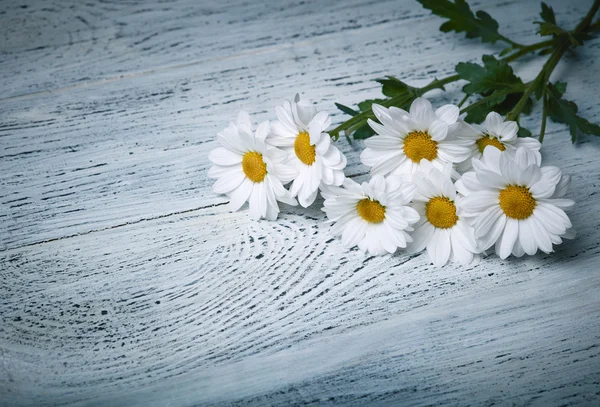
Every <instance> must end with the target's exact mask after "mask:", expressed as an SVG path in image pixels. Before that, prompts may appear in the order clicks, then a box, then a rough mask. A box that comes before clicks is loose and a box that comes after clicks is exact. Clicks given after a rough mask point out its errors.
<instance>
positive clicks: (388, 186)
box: [323, 175, 419, 255]
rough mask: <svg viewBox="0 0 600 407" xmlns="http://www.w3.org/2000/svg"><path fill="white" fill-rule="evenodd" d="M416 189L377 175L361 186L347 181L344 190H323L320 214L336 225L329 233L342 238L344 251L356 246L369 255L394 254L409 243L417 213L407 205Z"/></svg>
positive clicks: (398, 180)
mask: <svg viewBox="0 0 600 407" xmlns="http://www.w3.org/2000/svg"><path fill="white" fill-rule="evenodd" d="M415 190H416V186H415V185H414V184H412V183H407V182H402V181H401V180H400V178H395V179H392V178H387V179H385V178H384V177H382V176H381V175H376V176H374V177H373V178H371V181H369V182H368V183H367V182H363V183H362V184H360V185H359V184H357V183H356V182H354V181H352V180H351V179H349V178H346V179H345V180H344V183H343V188H342V187H328V188H325V190H324V191H323V192H324V193H323V196H324V197H325V202H324V204H323V205H324V208H323V211H324V212H325V213H326V214H327V217H328V218H329V220H330V221H331V222H335V225H333V226H332V228H331V233H332V234H334V235H336V236H341V237H342V244H343V245H344V246H346V247H347V248H350V247H353V246H356V245H358V247H359V249H360V250H362V251H363V252H365V253H369V254H371V255H380V254H385V253H394V252H395V251H396V249H397V248H398V247H401V248H402V247H406V245H407V243H408V242H411V241H412V238H411V237H410V236H409V235H408V233H407V232H411V231H412V230H413V228H412V227H411V226H410V225H412V224H414V223H415V222H417V221H418V220H419V214H418V213H417V212H416V211H415V210H414V209H413V208H411V207H410V206H408V203H409V202H410V201H411V199H412V198H413V195H414V194H415Z"/></svg>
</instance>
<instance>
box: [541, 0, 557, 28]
mask: <svg viewBox="0 0 600 407" xmlns="http://www.w3.org/2000/svg"><path fill="white" fill-rule="evenodd" d="M540 17H542V20H544V21H546V22H548V23H550V24H555V25H556V17H555V16H554V10H553V9H552V7H550V6H549V5H547V4H546V3H544V2H542V12H541V13H540Z"/></svg>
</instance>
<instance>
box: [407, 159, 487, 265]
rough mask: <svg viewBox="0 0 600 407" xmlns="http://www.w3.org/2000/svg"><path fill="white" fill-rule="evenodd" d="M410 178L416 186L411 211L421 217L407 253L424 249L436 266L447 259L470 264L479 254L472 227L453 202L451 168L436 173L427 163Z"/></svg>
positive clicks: (454, 201)
mask: <svg viewBox="0 0 600 407" xmlns="http://www.w3.org/2000/svg"><path fill="white" fill-rule="evenodd" d="M421 168H422V169H421V170H420V171H418V172H416V173H415V174H414V176H413V177H412V179H413V182H414V183H415V184H416V185H417V193H416V194H415V197H414V198H413V208H415V209H416V211H417V212H418V213H419V215H420V216H421V219H420V220H419V222H417V224H416V225H415V232H414V233H413V234H412V237H413V243H412V244H410V245H409V247H408V248H409V250H410V251H413V252H420V251H421V250H423V249H425V248H427V253H428V254H429V258H430V259H431V261H432V262H433V264H434V265H436V266H437V267H441V266H443V265H444V264H446V263H447V262H448V260H458V261H459V262H460V263H461V264H463V265H468V264H470V263H471V262H472V261H473V257H474V254H476V253H479V250H477V242H476V241H475V234H474V233H473V227H472V226H471V225H470V223H469V220H468V219H466V218H464V217H463V216H462V213H461V207H460V205H458V204H457V202H456V188H455V187H454V184H453V183H452V179H451V177H450V175H451V171H452V167H451V165H446V166H445V168H444V169H443V170H442V171H440V170H438V169H437V168H434V167H433V165H431V164H430V163H428V162H424V163H422V165H421Z"/></svg>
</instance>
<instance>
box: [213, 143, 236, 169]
mask: <svg viewBox="0 0 600 407" xmlns="http://www.w3.org/2000/svg"><path fill="white" fill-rule="evenodd" d="M208 159H209V160H210V161H212V162H213V163H214V164H217V165H223V166H225V165H234V164H239V163H241V162H242V156H241V155H240V154H236V153H234V152H233V151H231V150H227V149H225V148H224V147H217V148H215V149H214V150H212V151H211V152H210V153H209V154H208Z"/></svg>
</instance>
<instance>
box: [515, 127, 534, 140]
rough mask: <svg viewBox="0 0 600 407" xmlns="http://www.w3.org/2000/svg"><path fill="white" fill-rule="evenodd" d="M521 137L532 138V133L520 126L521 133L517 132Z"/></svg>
mask: <svg viewBox="0 0 600 407" xmlns="http://www.w3.org/2000/svg"><path fill="white" fill-rule="evenodd" d="M517 135H518V136H519V137H531V132H530V131H529V130H527V129H526V128H525V127H521V126H520V125H519V131H518V132H517Z"/></svg>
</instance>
